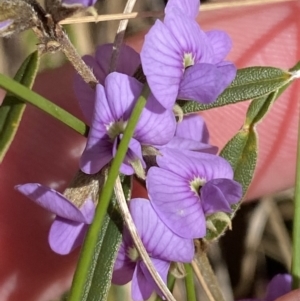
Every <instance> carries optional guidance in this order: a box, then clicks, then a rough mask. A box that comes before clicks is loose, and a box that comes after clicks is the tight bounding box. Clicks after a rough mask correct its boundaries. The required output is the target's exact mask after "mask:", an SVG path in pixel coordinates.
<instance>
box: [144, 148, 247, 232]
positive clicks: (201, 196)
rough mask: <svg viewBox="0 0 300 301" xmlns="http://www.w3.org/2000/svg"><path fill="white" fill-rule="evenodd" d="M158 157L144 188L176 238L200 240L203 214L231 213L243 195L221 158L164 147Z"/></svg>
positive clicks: (204, 223) (229, 169)
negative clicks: (177, 236) (178, 236)
mask: <svg viewBox="0 0 300 301" xmlns="http://www.w3.org/2000/svg"><path fill="white" fill-rule="evenodd" d="M161 154H162V156H157V157H156V160H157V164H158V166H159V167H151V168H150V169H149V172H148V175H147V179H146V185H147V189H148V194H149V197H150V200H151V202H152V206H153V208H154V210H155V211H156V212H157V214H158V215H159V217H160V218H161V219H162V220H163V222H164V223H165V224H166V225H167V226H168V227H169V228H170V229H171V230H172V231H173V232H175V233H176V234H177V235H180V236H182V237H185V238H201V237H204V236H205V234H206V219H205V216H206V215H210V214H212V213H215V212H219V211H222V212H231V207H230V205H232V204H235V203H237V202H238V201H239V200H240V198H241V196H242V187H241V185H240V184H239V183H237V182H235V181H233V180H232V179H233V171H232V168H231V166H230V164H229V163H228V162H227V161H226V160H225V159H223V158H221V157H218V156H215V155H211V154H205V153H199V152H192V151H184V150H175V149H170V148H165V149H162V150H161Z"/></svg>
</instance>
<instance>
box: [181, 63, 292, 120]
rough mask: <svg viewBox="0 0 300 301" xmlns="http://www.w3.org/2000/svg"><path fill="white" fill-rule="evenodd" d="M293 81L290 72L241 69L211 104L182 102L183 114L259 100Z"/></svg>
mask: <svg viewBox="0 0 300 301" xmlns="http://www.w3.org/2000/svg"><path fill="white" fill-rule="evenodd" d="M291 79H292V74H291V73H290V72H287V71H284V70H281V69H278V68H274V67H248V68H244V69H239V70H238V71H237V75H236V78H235V80H234V81H233V82H232V83H231V85H230V86H229V87H228V88H227V89H226V90H225V91H224V92H223V93H222V94H221V95H220V96H219V97H218V98H217V100H216V101H215V102H213V103H211V104H201V103H199V102H196V101H185V100H180V101H179V102H178V104H179V105H180V106H181V108H182V110H183V113H185V114H189V113H193V112H198V111H204V110H208V109H212V108H217V107H221V106H225V105H228V104H234V103H237V102H240V101H245V100H249V99H254V98H258V97H261V96H265V95H268V94H269V93H271V92H273V91H276V90H277V89H279V88H280V87H282V86H284V85H285V84H287V83H288V82H289V81H291Z"/></svg>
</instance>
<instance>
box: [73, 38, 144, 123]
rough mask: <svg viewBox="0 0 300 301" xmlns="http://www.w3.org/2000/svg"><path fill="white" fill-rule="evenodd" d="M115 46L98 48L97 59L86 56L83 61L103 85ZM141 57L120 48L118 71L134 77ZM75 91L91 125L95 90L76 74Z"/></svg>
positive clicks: (125, 47) (131, 50) (106, 45)
mask: <svg viewBox="0 0 300 301" xmlns="http://www.w3.org/2000/svg"><path fill="white" fill-rule="evenodd" d="M112 47H113V44H104V45H101V46H98V47H97V49H96V53H95V57H93V56H91V55H85V56H84V57H83V58H82V59H83V60H84V61H85V63H86V64H87V65H88V66H89V67H90V68H91V69H92V70H93V72H94V74H95V77H96V78H97V80H98V81H99V83H100V84H101V85H104V82H105V78H106V76H107V75H108V73H109V66H110V58H111V55H112ZM140 63H141V60H140V55H139V54H138V53H137V52H136V51H135V50H133V49H132V48H131V47H129V46H127V45H122V47H121V48H120V54H119V59H118V62H117V66H116V71H117V72H119V73H124V74H127V75H129V76H133V75H134V73H135V71H136V70H137V68H138V66H139V65H140ZM74 91H75V95H76V98H77V100H78V102H79V105H80V107H81V110H82V112H83V114H84V116H85V118H86V120H87V121H88V122H89V123H90V122H91V120H92V117H93V111H94V106H95V94H96V93H95V90H93V89H92V88H91V87H90V86H89V85H88V84H87V83H85V82H84V80H83V79H82V77H81V76H80V75H79V74H76V77H75V81H74Z"/></svg>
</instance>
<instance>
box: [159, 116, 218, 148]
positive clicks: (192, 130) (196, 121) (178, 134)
mask: <svg viewBox="0 0 300 301" xmlns="http://www.w3.org/2000/svg"><path fill="white" fill-rule="evenodd" d="M208 140H209V133H208V129H207V127H206V124H205V122H204V120H203V118H202V117H201V116H200V115H199V114H190V115H185V116H184V117H183V120H182V121H181V122H178V123H177V126H176V131H175V136H174V137H173V138H172V139H171V140H170V142H168V143H167V144H165V145H163V146H161V147H157V148H158V149H162V148H165V147H168V148H174V149H185V150H191V151H200V152H204V153H210V154H216V153H217V152H218V148H217V147H216V146H212V145H210V144H208Z"/></svg>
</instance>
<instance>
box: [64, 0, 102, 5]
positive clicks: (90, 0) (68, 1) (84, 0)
mask: <svg viewBox="0 0 300 301" xmlns="http://www.w3.org/2000/svg"><path fill="white" fill-rule="evenodd" d="M96 2H97V0H62V4H63V5H65V6H84V7H88V6H93V5H94V4H95V3H96Z"/></svg>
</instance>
